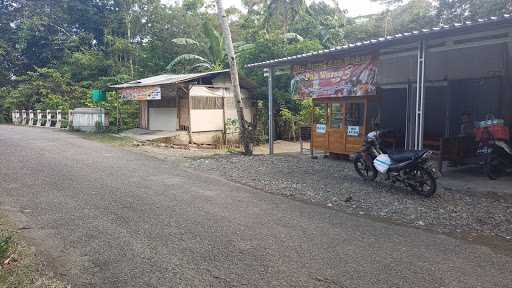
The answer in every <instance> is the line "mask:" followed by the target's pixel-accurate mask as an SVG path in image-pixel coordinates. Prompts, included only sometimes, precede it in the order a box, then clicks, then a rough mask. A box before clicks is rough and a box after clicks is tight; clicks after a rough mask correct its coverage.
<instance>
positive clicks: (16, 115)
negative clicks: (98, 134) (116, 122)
mask: <svg viewBox="0 0 512 288" xmlns="http://www.w3.org/2000/svg"><path fill="white" fill-rule="evenodd" d="M11 117H12V123H13V124H14V125H19V126H32V127H46V128H63V129H68V130H74V129H76V130H80V131H85V132H93V131H97V130H98V129H104V128H107V127H108V121H109V120H108V119H109V118H108V112H105V110H104V109H101V108H77V109H75V110H72V111H69V113H68V115H67V117H63V113H62V111H61V110H46V111H41V110H37V111H35V112H34V111H33V110H29V111H27V110H21V111H20V110H14V111H12V112H11ZM98 125H99V126H98Z"/></svg>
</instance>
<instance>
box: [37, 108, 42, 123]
mask: <svg viewBox="0 0 512 288" xmlns="http://www.w3.org/2000/svg"><path fill="white" fill-rule="evenodd" d="M42 125H43V113H42V112H41V110H37V123H36V126H42Z"/></svg>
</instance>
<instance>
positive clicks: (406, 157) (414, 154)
mask: <svg viewBox="0 0 512 288" xmlns="http://www.w3.org/2000/svg"><path fill="white" fill-rule="evenodd" d="M427 152H428V150H412V151H404V152H400V153H394V154H389V155H388V156H389V159H391V161H392V162H393V163H404V162H407V161H412V160H416V159H419V158H421V157H423V155H425V154H426V153H427Z"/></svg>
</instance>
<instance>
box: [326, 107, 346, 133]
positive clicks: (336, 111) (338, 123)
mask: <svg viewBox="0 0 512 288" xmlns="http://www.w3.org/2000/svg"><path fill="white" fill-rule="evenodd" d="M330 118H331V127H330V128H343V126H344V125H343V124H344V123H343V121H344V118H345V115H344V111H343V104H340V103H333V104H331V117H330Z"/></svg>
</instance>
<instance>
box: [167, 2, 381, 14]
mask: <svg viewBox="0 0 512 288" xmlns="http://www.w3.org/2000/svg"><path fill="white" fill-rule="evenodd" d="M176 1H177V0H162V2H164V3H165V2H168V3H170V2H176ZM223 1H224V5H225V7H226V8H227V7H230V6H236V7H238V8H242V5H241V0H223ZM310 1H312V0H310ZM337 1H338V2H339V3H340V5H341V7H342V8H344V9H347V10H348V15H349V16H360V15H367V14H373V13H377V12H380V11H382V10H383V9H384V7H383V6H382V5H380V4H377V3H375V2H372V1H370V0H337ZM326 2H330V1H326Z"/></svg>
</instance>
